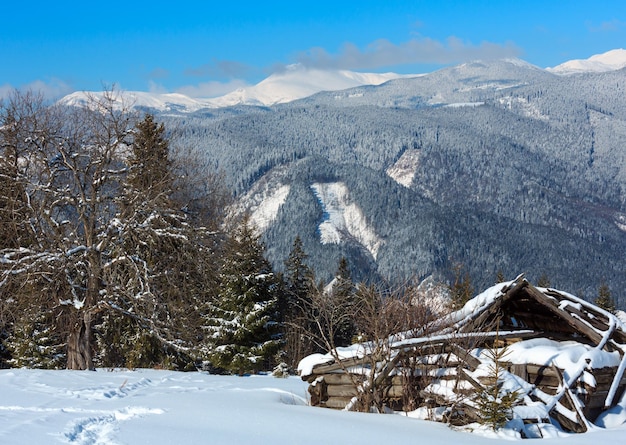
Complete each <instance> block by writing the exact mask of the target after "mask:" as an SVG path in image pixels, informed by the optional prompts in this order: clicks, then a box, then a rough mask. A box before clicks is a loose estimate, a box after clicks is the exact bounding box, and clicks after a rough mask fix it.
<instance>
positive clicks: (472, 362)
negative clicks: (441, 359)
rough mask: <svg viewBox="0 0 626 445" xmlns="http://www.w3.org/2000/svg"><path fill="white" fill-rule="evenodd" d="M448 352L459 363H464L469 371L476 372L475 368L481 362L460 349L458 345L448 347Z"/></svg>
mask: <svg viewBox="0 0 626 445" xmlns="http://www.w3.org/2000/svg"><path fill="white" fill-rule="evenodd" d="M448 347H449V348H450V351H451V352H452V353H453V354H454V355H456V356H457V357H458V358H459V359H460V360H461V361H463V362H465V363H466V365H467V367H468V368H469V369H470V370H471V371H476V368H478V366H479V365H480V364H481V361H480V360H479V359H477V358H476V357H474V356H473V355H471V354H470V353H469V352H468V351H466V350H465V349H463V348H461V347H460V346H459V345H455V344H454V343H453V344H451V345H449V346H448Z"/></svg>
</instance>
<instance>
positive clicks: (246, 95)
mask: <svg viewBox="0 0 626 445" xmlns="http://www.w3.org/2000/svg"><path fill="white" fill-rule="evenodd" d="M518 63H523V64H527V63H526V62H523V61H521V60H520V61H519V62H518ZM527 65H530V64H527ZM623 67H626V50H624V49H615V50H612V51H608V52H606V53H604V54H599V55H595V56H592V57H590V58H589V59H585V60H570V61H568V62H565V63H563V64H561V65H558V66H555V67H553V68H546V71H549V72H551V73H554V74H560V75H569V74H576V73H593V72H596V73H597V72H606V71H613V70H617V69H621V68H623ZM538 69H539V68H538ZM421 75H423V74H396V73H383V74H377V73H358V72H354V71H348V70H320V69H313V68H307V67H304V66H302V65H298V64H294V65H289V66H287V67H286V68H285V69H284V70H282V71H279V72H277V73H274V74H272V75H271V76H269V77H267V78H266V79H264V80H262V81H261V82H259V83H258V84H256V85H253V86H250V87H245V88H240V89H237V90H236V91H233V92H231V93H228V94H226V95H224V96H220V97H216V98H191V97H188V96H185V95H183V94H178V93H149V92H142V91H125V92H124V93H123V97H124V99H125V100H126V101H127V102H130V103H131V104H133V105H134V106H136V107H141V108H145V109H152V110H155V111H159V112H166V111H170V112H172V111H174V112H189V113H191V112H196V111H198V110H202V109H212V108H220V107H232V106H237V105H251V106H272V105H276V104H282V103H288V102H292V101H294V100H298V99H302V98H305V97H309V96H312V95H313V94H316V93H319V92H321V91H339V90H345V89H348V88H353V87H357V86H363V85H380V84H382V83H384V82H387V81H389V80H393V79H398V78H411V77H418V76H421ZM88 94H92V95H94V96H96V97H98V96H100V95H101V94H102V93H101V92H91V93H86V92H83V91H79V92H75V93H72V94H69V95H68V96H66V97H64V98H63V99H61V101H60V102H61V103H64V104H67V105H79V104H83V103H85V101H86V98H87V97H86V96H87V95H88Z"/></svg>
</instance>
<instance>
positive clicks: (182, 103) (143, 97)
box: [59, 91, 215, 112]
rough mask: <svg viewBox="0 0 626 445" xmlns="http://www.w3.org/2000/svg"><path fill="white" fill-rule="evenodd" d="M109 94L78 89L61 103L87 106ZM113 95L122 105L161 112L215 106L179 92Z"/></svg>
mask: <svg viewBox="0 0 626 445" xmlns="http://www.w3.org/2000/svg"><path fill="white" fill-rule="evenodd" d="M105 94H107V93H105V92H102V91H93V92H91V91H76V92H74V93H71V94H69V95H67V96H65V97H63V98H62V99H61V100H59V103H60V104H62V105H68V106H85V105H88V104H89V103H90V102H91V101H92V100H96V101H99V100H101V99H102V97H103V96H104V95H105ZM113 97H114V98H115V100H116V102H117V103H118V104H119V106H120V107H122V106H124V107H128V108H132V107H140V108H150V109H152V110H155V111H159V112H166V111H182V112H194V111H198V110H201V109H203V108H215V105H213V104H211V103H210V102H209V101H207V100H206V99H194V98H191V97H188V96H185V95H184V94H178V93H166V94H159V93H148V92H145V91H119V92H117V91H116V92H114V93H113Z"/></svg>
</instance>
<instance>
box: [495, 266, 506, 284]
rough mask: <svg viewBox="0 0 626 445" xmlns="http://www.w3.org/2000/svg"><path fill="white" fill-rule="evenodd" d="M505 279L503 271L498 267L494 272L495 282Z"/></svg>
mask: <svg viewBox="0 0 626 445" xmlns="http://www.w3.org/2000/svg"><path fill="white" fill-rule="evenodd" d="M505 281H506V278H505V277H504V273H503V272H502V271H501V270H500V269H498V272H496V284H497V283H504V282H505Z"/></svg>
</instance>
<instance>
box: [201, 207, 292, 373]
mask: <svg viewBox="0 0 626 445" xmlns="http://www.w3.org/2000/svg"><path fill="white" fill-rule="evenodd" d="M226 243H227V244H226V249H225V257H224V263H223V266H222V269H221V283H220V286H219V296H218V300H217V302H216V304H215V307H214V308H213V311H212V313H211V315H210V317H209V318H208V323H207V325H208V332H209V336H210V337H211V339H212V342H213V348H214V349H213V352H212V353H211V354H210V355H209V360H210V362H211V365H212V366H213V367H215V368H217V369H219V370H223V371H226V372H232V373H237V374H244V373H249V372H257V371H261V370H268V369H272V367H273V366H274V363H273V361H274V357H275V355H276V353H277V352H278V350H279V348H280V346H281V343H282V341H281V339H280V335H279V332H278V331H279V323H278V320H279V317H278V298H277V292H278V280H277V278H276V276H275V275H274V273H273V271H272V267H271V265H270V263H269V262H268V261H267V260H266V259H265V257H264V256H263V251H264V247H263V245H262V243H261V242H260V241H259V237H258V235H256V234H255V229H254V227H253V226H252V225H251V223H250V221H249V219H248V218H247V217H245V218H244V219H243V220H242V221H241V222H239V223H238V224H237V226H236V227H235V229H234V230H233V232H232V233H231V234H230V237H229V239H228V240H227V242H226Z"/></svg>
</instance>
